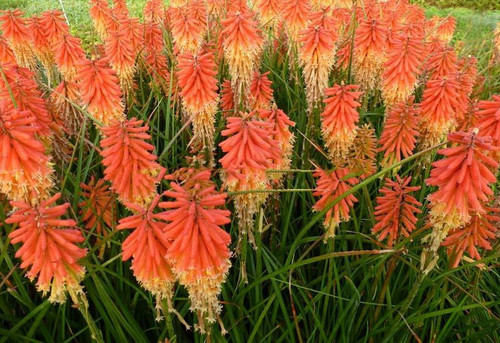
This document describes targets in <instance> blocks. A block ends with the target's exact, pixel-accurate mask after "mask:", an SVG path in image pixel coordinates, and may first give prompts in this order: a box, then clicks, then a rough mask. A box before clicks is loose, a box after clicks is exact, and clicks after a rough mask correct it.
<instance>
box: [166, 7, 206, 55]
mask: <svg viewBox="0 0 500 343" xmlns="http://www.w3.org/2000/svg"><path fill="white" fill-rule="evenodd" d="M192 7H193V3H190V4H187V5H185V6H182V7H178V8H172V9H171V11H170V29H171V30H172V37H173V39H174V42H175V44H176V46H177V47H178V48H179V50H180V51H181V52H190V53H192V54H194V53H197V52H198V51H199V50H200V48H201V44H202V43H203V36H204V35H205V32H206V30H207V22H206V14H200V15H198V16H195V15H193V8H192ZM202 8H203V9H204V7H203V6H202Z"/></svg>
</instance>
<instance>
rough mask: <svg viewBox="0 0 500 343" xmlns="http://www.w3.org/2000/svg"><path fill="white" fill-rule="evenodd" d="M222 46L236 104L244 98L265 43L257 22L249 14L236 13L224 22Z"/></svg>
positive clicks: (229, 15) (231, 14)
mask: <svg viewBox="0 0 500 343" xmlns="http://www.w3.org/2000/svg"><path fill="white" fill-rule="evenodd" d="M222 26H223V28H224V29H223V30H222V31H221V33H220V34H221V36H222V46H223V48H224V53H225V58H226V60H227V62H228V64H229V74H231V83H232V85H233V90H234V93H235V97H236V100H237V101H236V102H237V103H239V100H240V99H242V98H243V97H244V93H245V92H246V90H247V89H248V87H249V86H250V82H251V80H252V75H253V73H254V70H255V67H256V65H257V63H258V59H259V55H260V52H261V50H262V45H263V41H262V38H261V37H260V31H259V29H258V26H257V22H256V21H254V20H253V19H252V17H251V14H250V13H249V12H234V13H230V14H228V16H227V18H226V19H224V20H222Z"/></svg>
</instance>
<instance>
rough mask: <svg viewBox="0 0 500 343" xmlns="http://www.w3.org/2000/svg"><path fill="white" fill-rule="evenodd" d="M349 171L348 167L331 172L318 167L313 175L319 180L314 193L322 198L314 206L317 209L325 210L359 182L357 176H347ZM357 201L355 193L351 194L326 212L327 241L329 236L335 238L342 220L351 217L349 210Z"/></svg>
mask: <svg viewBox="0 0 500 343" xmlns="http://www.w3.org/2000/svg"><path fill="white" fill-rule="evenodd" d="M349 173H350V171H349V169H347V168H342V169H336V170H333V171H331V172H328V171H325V170H323V169H321V168H318V169H316V171H315V172H314V174H313V176H314V177H315V178H316V179H318V180H317V182H316V189H315V191H314V192H313V195H314V196H317V197H321V198H320V199H319V200H318V201H317V202H316V204H315V205H314V206H313V209H314V210H315V211H318V212H319V211H323V210H324V209H326V208H327V207H329V204H330V203H332V202H333V201H334V200H335V199H337V198H338V197H339V196H341V195H342V194H344V193H345V192H347V191H348V190H349V189H350V188H351V187H352V186H354V185H356V184H357V183H358V182H359V180H358V179H357V178H355V177H347V175H348V174H349ZM357 201H358V200H357V199H356V197H355V196H354V195H353V194H349V195H348V196H347V197H345V198H344V199H342V200H340V202H339V203H337V204H336V205H334V206H333V207H331V208H330V209H329V210H328V211H327V212H326V216H325V220H324V221H323V224H324V225H325V230H326V232H325V238H324V240H325V242H326V241H327V240H328V239H329V238H335V229H336V228H337V227H338V226H339V224H340V223H341V222H342V221H348V220H349V219H350V215H349V211H350V209H351V208H352V207H353V206H354V203H356V202H357Z"/></svg>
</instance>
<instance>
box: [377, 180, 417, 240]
mask: <svg viewBox="0 0 500 343" xmlns="http://www.w3.org/2000/svg"><path fill="white" fill-rule="evenodd" d="M385 181H386V185H385V186H384V187H383V188H382V189H380V193H382V194H383V195H381V196H379V197H377V207H375V219H376V221H377V224H376V225H375V226H374V227H373V228H372V233H373V234H378V239H379V241H383V240H384V239H385V238H386V237H387V238H388V240H387V246H389V247H392V246H393V245H394V243H395V242H396V241H397V239H398V237H399V236H404V237H408V236H409V235H410V233H411V232H412V231H413V230H415V227H416V223H417V217H416V214H418V213H421V212H422V211H421V210H420V208H421V207H422V204H421V203H420V202H419V201H417V199H415V197H413V196H412V195H410V193H413V192H416V191H418V190H419V189H420V186H415V187H412V186H409V184H410V182H411V176H409V177H406V178H403V179H402V178H400V177H399V175H396V181H392V180H391V179H389V178H386V179H385Z"/></svg>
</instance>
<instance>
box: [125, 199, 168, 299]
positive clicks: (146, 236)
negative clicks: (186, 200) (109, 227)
mask: <svg viewBox="0 0 500 343" xmlns="http://www.w3.org/2000/svg"><path fill="white" fill-rule="evenodd" d="M159 200H160V196H159V195H157V196H156V197H154V198H153V199H152V200H151V202H150V203H148V204H145V207H141V206H138V205H136V204H131V203H125V205H127V207H128V208H129V209H131V210H133V211H134V212H135V214H133V215H131V216H129V217H126V218H123V219H120V224H119V225H118V226H117V227H116V229H117V230H124V229H132V230H133V231H132V233H131V234H130V235H129V236H128V237H127V238H126V239H125V241H123V244H122V251H123V255H122V260H123V261H127V260H129V259H130V258H132V270H133V271H134V275H135V277H136V278H137V281H139V283H140V284H141V285H142V286H143V287H144V288H145V289H147V290H148V291H150V292H151V293H153V295H154V296H155V297H157V299H158V300H161V299H168V300H170V299H171V298H172V290H173V284H174V282H175V280H174V276H173V275H172V271H171V265H170V263H169V262H168V261H167V259H166V257H165V256H166V254H167V251H168V248H169V246H170V241H169V239H168V237H167V235H166V234H165V225H166V223H165V222H164V221H163V219H162V216H161V215H160V214H155V213H154V209H155V208H156V205H157V204H158V201H159Z"/></svg>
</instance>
